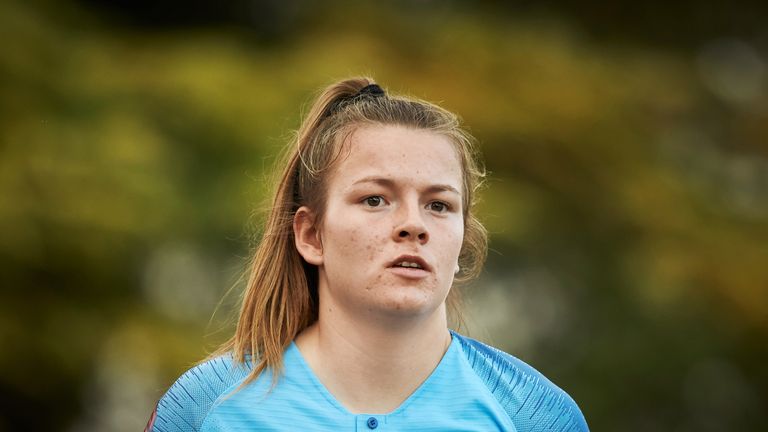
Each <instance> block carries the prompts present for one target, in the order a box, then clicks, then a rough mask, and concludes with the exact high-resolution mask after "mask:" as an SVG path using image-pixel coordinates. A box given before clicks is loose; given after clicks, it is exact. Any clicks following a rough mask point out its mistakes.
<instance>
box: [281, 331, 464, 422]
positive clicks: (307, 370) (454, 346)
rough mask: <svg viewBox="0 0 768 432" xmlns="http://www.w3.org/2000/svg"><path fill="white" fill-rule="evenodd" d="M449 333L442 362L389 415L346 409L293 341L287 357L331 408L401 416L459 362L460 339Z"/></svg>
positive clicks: (376, 414) (355, 414) (342, 410)
mask: <svg viewBox="0 0 768 432" xmlns="http://www.w3.org/2000/svg"><path fill="white" fill-rule="evenodd" d="M449 332H450V334H451V343H450V344H449V345H448V349H447V350H445V353H444V354H443V357H442V358H440V361H439V362H438V363H437V366H435V368H434V369H433V370H432V372H430V374H429V375H428V376H427V378H426V379H425V380H424V381H423V382H422V383H421V384H420V385H419V386H418V387H417V388H416V390H414V391H413V393H411V394H410V395H408V397H407V398H405V400H403V402H401V403H400V405H398V406H397V408H395V409H394V410H392V411H390V412H387V413H372V412H361V413H353V412H352V411H350V410H349V409H347V407H345V406H344V405H343V404H342V403H341V402H339V400H338V399H336V396H334V395H333V393H331V391H330V390H328V388H327V387H326V386H325V384H323V383H322V382H321V381H320V379H319V378H318V377H317V375H316V374H315V372H314V371H313V370H312V368H311V367H310V366H309V363H307V361H306V359H305V358H304V355H303V354H302V353H301V350H300V349H299V347H298V346H297V345H296V342H294V341H291V344H290V345H289V346H288V349H287V350H286V351H285V356H286V357H288V356H290V357H294V358H295V359H296V362H297V363H298V364H299V365H301V369H302V372H303V373H304V374H306V375H307V376H308V377H309V379H310V380H311V381H312V383H313V384H314V385H315V387H316V388H317V389H318V391H319V392H320V394H322V395H323V397H324V398H325V400H326V401H327V402H328V403H329V404H330V405H331V406H333V408H335V409H337V410H339V411H340V412H342V413H344V414H347V415H351V416H363V415H371V416H378V417H387V416H392V415H398V414H400V413H401V412H402V411H404V410H405V409H406V408H407V407H408V405H410V404H411V402H413V401H414V400H416V399H417V398H418V397H419V395H420V394H422V393H424V392H425V391H429V388H430V387H431V385H432V381H434V377H435V376H436V375H437V374H438V372H439V371H440V370H442V369H445V368H446V367H449V366H448V363H452V362H455V361H456V360H458V357H457V354H458V353H459V350H460V349H461V347H460V346H459V340H458V339H459V338H457V337H456V333H455V332H454V331H453V330H450V329H449Z"/></svg>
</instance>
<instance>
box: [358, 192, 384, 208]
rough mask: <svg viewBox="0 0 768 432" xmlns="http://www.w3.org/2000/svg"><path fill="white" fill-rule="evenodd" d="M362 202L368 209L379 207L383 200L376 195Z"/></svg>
mask: <svg viewBox="0 0 768 432" xmlns="http://www.w3.org/2000/svg"><path fill="white" fill-rule="evenodd" d="M363 202H365V204H367V205H368V206H370V207H379V206H380V205H382V204H383V203H384V198H382V197H380V196H378V195H376V196H370V197H368V198H366V199H365V200H364V201H363Z"/></svg>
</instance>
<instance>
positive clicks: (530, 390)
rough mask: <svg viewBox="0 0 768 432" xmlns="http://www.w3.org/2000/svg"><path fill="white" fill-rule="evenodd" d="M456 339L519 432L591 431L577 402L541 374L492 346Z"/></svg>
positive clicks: (470, 340) (455, 335) (462, 337)
mask: <svg viewBox="0 0 768 432" xmlns="http://www.w3.org/2000/svg"><path fill="white" fill-rule="evenodd" d="M453 335H454V337H456V338H457V339H458V341H459V343H460V345H461V348H462V351H463V352H464V355H465V356H466V358H467V361H468V363H469V365H470V366H471V367H472V369H473V370H474V372H475V374H476V375H477V376H478V378H480V380H481V381H482V382H483V384H485V386H486V387H487V388H488V390H489V391H490V392H491V394H493V396H494V397H495V398H496V400H497V401H498V402H499V404H500V405H501V406H502V407H503V408H504V410H505V411H506V412H507V414H508V415H509V416H510V418H511V419H512V421H513V422H514V424H515V426H517V427H518V430H523V431H527V430H542V429H544V430H550V429H552V430H561V431H574V432H575V431H579V432H582V431H584V432H586V431H588V430H589V428H588V427H587V423H586V420H585V419H584V415H583V414H582V412H581V410H580V409H579V406H578V405H577V404H576V402H575V401H574V400H573V398H571V397H570V396H569V395H568V393H566V392H565V391H564V390H563V389H561V388H560V387H558V386H557V385H555V384H554V383H553V382H552V381H550V380H549V379H547V377H545V376H544V375H543V374H542V373H541V372H539V371H537V370H536V369H534V368H533V367H531V366H530V365H528V364H527V363H525V362H524V361H522V360H520V359H518V358H517V357H515V356H513V355H511V354H508V353H506V352H504V351H501V350H499V349H497V348H494V347H492V346H490V345H486V344H484V343H482V342H480V341H478V340H475V339H472V338H469V337H467V336H462V335H460V334H458V333H453Z"/></svg>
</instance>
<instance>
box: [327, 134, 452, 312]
mask: <svg viewBox="0 0 768 432" xmlns="http://www.w3.org/2000/svg"><path fill="white" fill-rule="evenodd" d="M349 145H350V148H349V154H348V155H347V156H346V158H345V159H343V160H342V161H340V162H339V163H338V165H337V166H336V167H335V169H334V171H333V173H332V175H331V176H330V179H329V183H328V199H327V203H326V209H325V217H324V219H323V224H322V226H321V227H319V230H320V237H321V239H322V249H323V250H322V264H321V265H320V266H319V282H320V283H319V289H320V298H321V303H323V302H325V303H330V304H331V305H332V307H333V308H334V309H335V308H340V309H344V311H345V313H346V314H348V315H354V314H358V315H359V314H361V313H362V314H368V315H380V316H390V317H391V316H424V315H428V314H432V313H434V312H435V311H437V310H439V309H440V308H441V307H442V306H443V304H444V302H445V298H446V296H447V295H448V291H449V290H450V287H451V284H452V283H453V276H454V269H455V267H456V263H457V260H458V255H459V251H460V249H461V245H462V241H463V236H464V221H463V215H462V212H461V208H462V206H461V203H462V201H461V200H462V197H461V189H462V177H461V166H460V163H459V160H458V157H457V155H456V152H455V150H454V148H453V145H452V144H451V143H450V142H449V141H448V139H447V138H445V137H443V136H441V135H438V134H435V133H433V132H429V131H424V130H416V129H410V128H404V127H400V126H367V127H363V128H360V129H358V130H357V131H355V132H354V134H353V135H352V138H351V140H350V143H349ZM372 177H375V178H383V179H387V180H388V181H389V183H388V184H386V185H385V184H382V183H380V182H379V183H376V182H370V181H363V182H361V179H366V178H372ZM435 185H448V186H450V187H451V188H453V189H455V190H456V191H457V192H452V191H449V190H443V189H435V188H434V186H435ZM372 196H374V197H381V200H380V201H377V200H378V199H377V198H375V199H374V202H375V205H371V204H370V203H371V202H370V201H366V199H367V198H368V197H372ZM436 202H437V203H438V204H434V203H436ZM440 203H445V204H447V208H449V210H447V211H441V210H442V207H441V204H440ZM436 208H437V210H436ZM404 254H406V255H417V256H419V257H421V258H422V259H424V260H425V261H426V262H427V264H428V265H429V266H430V267H431V268H432V271H431V272H429V273H428V275H427V276H426V277H424V278H422V279H409V278H405V277H402V276H399V275H398V274H396V273H394V272H392V271H391V269H390V268H389V264H390V263H391V261H392V260H394V259H396V258H398V257H399V256H401V255H404ZM362 318H364V317H362Z"/></svg>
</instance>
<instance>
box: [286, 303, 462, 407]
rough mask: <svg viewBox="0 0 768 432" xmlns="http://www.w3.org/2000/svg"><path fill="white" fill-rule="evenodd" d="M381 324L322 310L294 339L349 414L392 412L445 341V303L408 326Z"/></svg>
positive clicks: (437, 359)
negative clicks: (326, 314) (331, 315)
mask: <svg viewBox="0 0 768 432" xmlns="http://www.w3.org/2000/svg"><path fill="white" fill-rule="evenodd" d="M383 324H384V323H380V322H379V323H377V322H370V321H369V322H362V323H361V322H351V321H350V320H346V319H345V318H344V317H342V316H336V315H335V316H333V317H326V316H324V314H323V313H322V312H321V314H320V317H319V319H318V321H317V322H316V323H315V324H313V325H312V326H310V327H308V328H307V329H306V330H304V331H303V332H302V333H301V334H299V336H298V337H297V338H296V345H297V346H298V347H299V350H300V351H301V353H302V356H303V357H304V359H305V360H306V361H307V363H308V364H309V366H310V368H311V369H312V371H313V372H314V373H315V375H316V376H317V377H318V379H319V380H320V382H322V383H323V385H324V386H325V387H326V388H327V389H328V391H330V393H331V394H332V395H333V396H334V397H335V398H336V400H338V401H339V402H340V403H341V404H342V405H343V406H344V407H346V408H347V409H348V410H349V411H350V412H352V413H371V414H385V413H388V412H391V411H393V410H394V409H395V408H397V407H398V406H400V404H402V402H403V401H405V399H407V398H408V396H410V395H411V394H412V393H413V392H414V391H415V390H416V389H417V388H418V387H419V386H420V385H421V384H422V383H423V382H424V380H426V379H427V377H428V376H429V375H430V374H431V373H432V371H433V370H434V369H435V367H437V365H438V363H440V360H441V359H442V357H443V355H444V354H445V352H446V350H447V349H448V346H449V345H450V341H451V335H450V332H449V331H448V329H447V321H446V317H445V306H444V305H442V306H441V307H440V308H439V309H438V310H436V311H434V313H433V314H432V315H431V316H429V317H423V319H420V320H414V322H412V323H411V325H406V324H401V325H383ZM390 324H391V323H390Z"/></svg>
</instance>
